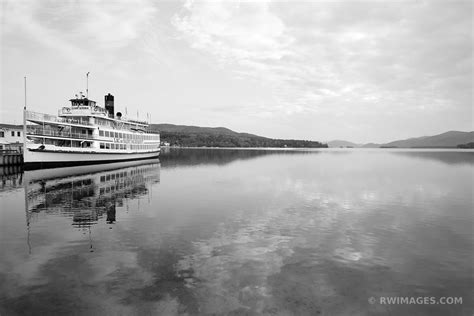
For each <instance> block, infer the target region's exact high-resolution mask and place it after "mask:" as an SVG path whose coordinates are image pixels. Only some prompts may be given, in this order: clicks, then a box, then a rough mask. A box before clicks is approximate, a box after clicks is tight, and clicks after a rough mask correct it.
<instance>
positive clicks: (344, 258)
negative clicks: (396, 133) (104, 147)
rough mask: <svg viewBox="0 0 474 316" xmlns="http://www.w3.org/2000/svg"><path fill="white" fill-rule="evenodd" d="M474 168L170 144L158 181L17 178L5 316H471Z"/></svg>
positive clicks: (127, 176)
mask: <svg viewBox="0 0 474 316" xmlns="http://www.w3.org/2000/svg"><path fill="white" fill-rule="evenodd" d="M469 158H472V154H468V155H467V154H466V153H454V154H452V153H447V154H446V155H445V154H439V153H436V152H434V153H426V154H425V153H423V154H417V153H414V154H405V153H399V152H395V151H387V150H379V151H358V150H354V151H349V150H345V151H344V150H339V151H338V150H318V151H272V150H268V151H267V150H246V151H242V150H214V149H196V150H187V149H178V150H170V151H169V152H165V153H164V154H163V155H162V157H161V166H162V167H163V166H164V168H161V170H160V169H159V165H158V163H157V162H150V163H149V164H146V163H144V164H141V162H140V163H138V164H137V165H124V166H117V165H115V166H110V165H107V166H102V167H100V168H109V169H100V170H91V169H88V171H87V172H86V173H85V172H84V169H83V168H82V169H73V168H69V169H66V170H64V171H63V173H61V172H59V170H57V171H55V170H46V171H41V170H38V171H33V172H26V173H24V174H23V176H22V178H21V181H20V177H18V178H16V180H15V181H16V182H15V183H17V184H16V185H13V184H12V186H11V187H10V188H9V189H7V190H4V191H3V192H0V198H2V206H4V208H2V212H1V213H0V216H1V218H0V219H1V220H0V225H1V227H0V228H1V229H0V237H1V238H0V241H1V244H0V245H1V246H2V250H3V253H2V254H3V256H2V257H1V258H0V313H1V314H2V315H3V314H7V315H8V314H32V313H37V314H78V315H89V314H105V315H107V314H109V315H116V314H137V315H138V314H139V315H155V314H161V315H179V314H182V315H198V314H205V315H222V314H229V315H236V314H245V315H261V314H267V315H367V314H374V315H376V314H384V313H391V314H397V315H398V314H408V315H425V314H426V315H428V314H429V315H445V314H463V313H465V314H470V311H472V302H471V301H470V297H471V296H472V295H470V294H471V293H472V260H473V254H472V246H473V244H472V224H473V219H472V188H473V187H472V186H473V184H472V176H473V169H472V164H471V163H469V162H468V161H470V159H469ZM452 161H456V163H450V162H452ZM460 161H464V162H462V163H458V162H460ZM466 161H467V162H468V163H466ZM88 168H89V167H88ZM90 168H93V167H90ZM35 172H36V173H35ZM8 181H11V180H8ZM19 182H21V184H22V186H18V183H19ZM12 183H13V182H12ZM25 189H26V191H24V190H25ZM25 192H26V194H25ZM25 197H26V200H25ZM25 205H26V214H27V220H26V221H27V225H26V227H27V229H28V231H27V232H25ZM25 238H28V243H29V246H30V247H31V251H28V245H27V244H26V243H25ZM382 295H385V296H436V297H440V296H462V297H463V298H464V304H463V305H458V306H414V305H411V306H409V305H405V306H402V305H400V306H388V307H387V306H381V305H375V306H373V305H369V304H368V302H367V299H368V297H370V296H382Z"/></svg>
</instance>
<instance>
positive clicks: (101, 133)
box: [99, 131, 160, 140]
mask: <svg viewBox="0 0 474 316" xmlns="http://www.w3.org/2000/svg"><path fill="white" fill-rule="evenodd" d="M99 136H104V137H114V138H123V139H138V140H159V139H160V136H159V135H153V134H127V133H121V132H111V131H99Z"/></svg>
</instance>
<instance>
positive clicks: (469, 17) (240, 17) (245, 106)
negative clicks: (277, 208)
mask: <svg viewBox="0 0 474 316" xmlns="http://www.w3.org/2000/svg"><path fill="white" fill-rule="evenodd" d="M1 5H2V7H1V14H2V16H1V32H2V33H1V43H0V44H1V50H2V55H1V76H2V77H1V107H0V110H1V112H0V116H1V120H0V121H1V122H4V123H21V122H22V119H21V118H22V106H23V102H24V101H23V99H24V98H23V77H24V76H25V75H26V76H27V77H28V105H29V109H30V110H34V111H39V112H46V113H57V109H58V108H60V107H62V106H65V105H67V104H68V101H67V100H68V99H69V98H71V97H73V96H74V95H75V94H76V93H78V92H79V91H84V92H85V89H86V76H85V74H86V73H87V72H88V71H90V73H91V74H90V77H89V96H90V97H91V98H92V99H94V100H97V101H98V102H99V103H100V104H103V98H104V95H105V94H107V93H109V92H110V93H112V94H113V95H115V103H116V109H117V108H118V110H121V111H122V112H125V107H127V112H128V114H129V116H134V117H136V115H137V113H136V111H137V110H138V111H139V115H140V117H141V118H146V113H147V112H149V113H151V115H152V121H153V122H154V123H174V124H185V125H199V126H224V127H228V128H231V129H233V130H235V131H239V132H249V133H255V134H259V135H262V136H268V137H275V138H299V139H312V140H323V141H327V140H333V139H345V140H350V141H356V142H372V141H373V142H385V141H390V140H395V139H401V138H407V137H415V136H422V135H433V134H437V133H441V132H445V131H448V130H463V131H468V130H469V131H470V130H473V99H472V91H473V49H472V48H473V25H472V24H473V4H472V1H444V0H442V1H441V0H440V1H415V0H413V1H411V0H410V1H304V2H283V1H275V2H273V1H258V2H257V1H255V2H249V1H245V2H229V1H223V2H221V1H212V2H199V1H176V2H174V1H173V2H171V1H167V2H158V1H147V0H143V1H135V2H132V1H117V0H108V1H92V0H90V1H89V0H86V1H63V0H61V1H59V0H55V1H43V0H41V1H31V2H30V1H24V0H15V1H5V0H2V1H1Z"/></svg>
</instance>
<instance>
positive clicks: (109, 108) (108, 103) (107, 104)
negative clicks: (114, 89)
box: [105, 93, 115, 118]
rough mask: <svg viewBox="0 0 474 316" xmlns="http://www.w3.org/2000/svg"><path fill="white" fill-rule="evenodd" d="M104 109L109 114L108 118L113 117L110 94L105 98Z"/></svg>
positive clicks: (112, 100) (111, 96)
mask: <svg viewBox="0 0 474 316" xmlns="http://www.w3.org/2000/svg"><path fill="white" fill-rule="evenodd" d="M105 109H106V110H107V112H109V117H112V118H113V117H114V113H115V111H114V96H113V95H111V94H110V93H109V94H107V95H106V96H105Z"/></svg>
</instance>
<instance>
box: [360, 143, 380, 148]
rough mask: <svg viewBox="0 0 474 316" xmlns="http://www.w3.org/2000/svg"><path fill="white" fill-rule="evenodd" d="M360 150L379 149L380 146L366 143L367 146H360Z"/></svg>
mask: <svg viewBox="0 0 474 316" xmlns="http://www.w3.org/2000/svg"><path fill="white" fill-rule="evenodd" d="M360 147H361V148H379V147H380V144H376V143H367V144H364V145H362V146H360Z"/></svg>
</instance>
